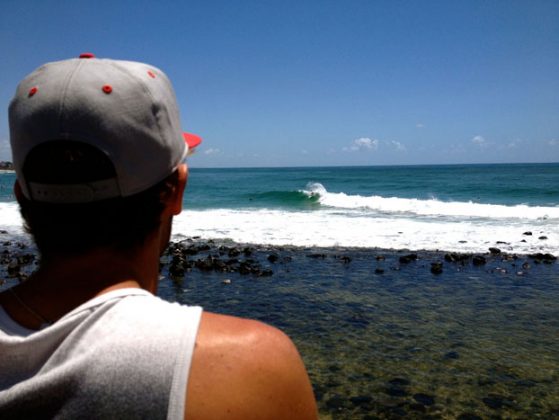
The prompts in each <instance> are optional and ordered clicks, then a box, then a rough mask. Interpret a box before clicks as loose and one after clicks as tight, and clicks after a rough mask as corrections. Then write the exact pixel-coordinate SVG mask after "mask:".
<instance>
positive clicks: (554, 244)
mask: <svg viewBox="0 0 559 420" xmlns="http://www.w3.org/2000/svg"><path fill="white" fill-rule="evenodd" d="M0 229H2V230H6V231H8V233H9V235H14V236H22V235H25V234H24V231H23V228H22V221H21V217H20V215H19V210H18V206H17V204H15V203H0ZM526 231H531V232H533V235H532V236H525V235H523V233H524V232H526ZM173 232H174V235H175V238H180V237H185V236H201V237H203V238H207V239H210V238H215V239H232V240H234V241H237V242H244V243H255V244H269V245H295V246H323V247H332V246H344V247H377V248H386V249H412V250H419V249H425V250H444V251H454V252H486V251H487V249H488V248H489V247H492V246H497V247H498V248H501V249H502V250H503V251H509V252H516V253H522V254H524V253H534V252H544V253H551V254H554V255H559V223H558V222H557V221H556V220H555V221H554V220H552V219H536V220H534V219H533V218H530V217H527V218H524V219H522V218H520V217H516V218H512V219H510V220H507V221H506V223H504V222H503V219H501V218H499V217H494V218H481V217H478V218H468V217H464V218H454V217H436V218H433V217H425V216H418V215H413V214H405V213H400V214H384V215H383V214H378V213H376V214H373V213H371V212H364V211H362V210H361V209H348V210H343V211H342V210H341V209H339V208H330V209H328V208H327V209H321V210H318V211H282V210H267V209H261V210H248V209H247V210H230V209H214V210H185V211H183V212H182V213H181V214H180V215H179V216H177V217H176V218H175V221H174V225H173ZM540 236H546V237H547V239H546V240H540V239H538V238H539V237H540ZM522 240H524V241H526V242H521V241H522ZM461 241H466V242H461ZM497 241H503V242H507V243H508V244H509V245H506V244H497V243H496V242H497Z"/></svg>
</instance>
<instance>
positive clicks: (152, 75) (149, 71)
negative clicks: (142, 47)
mask: <svg viewBox="0 0 559 420" xmlns="http://www.w3.org/2000/svg"><path fill="white" fill-rule="evenodd" d="M148 74H149V77H151V78H152V79H155V73H154V72H152V71H151V70H148Z"/></svg>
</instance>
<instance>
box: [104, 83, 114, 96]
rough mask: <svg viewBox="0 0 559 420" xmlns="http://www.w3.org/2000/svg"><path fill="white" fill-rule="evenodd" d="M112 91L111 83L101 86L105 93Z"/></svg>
mask: <svg viewBox="0 0 559 420" xmlns="http://www.w3.org/2000/svg"><path fill="white" fill-rule="evenodd" d="M112 91H113V87H112V86H111V85H105V86H103V92H105V93H106V94H107V95H108V94H109V93H111V92H112Z"/></svg>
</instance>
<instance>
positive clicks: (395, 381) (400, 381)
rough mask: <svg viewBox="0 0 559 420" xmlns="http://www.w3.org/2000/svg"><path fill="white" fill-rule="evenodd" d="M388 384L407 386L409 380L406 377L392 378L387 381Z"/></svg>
mask: <svg viewBox="0 0 559 420" xmlns="http://www.w3.org/2000/svg"><path fill="white" fill-rule="evenodd" d="M388 383H389V384H390V385H394V386H409V385H410V381H409V380H408V379H406V378H394V379H391V380H389V381H388Z"/></svg>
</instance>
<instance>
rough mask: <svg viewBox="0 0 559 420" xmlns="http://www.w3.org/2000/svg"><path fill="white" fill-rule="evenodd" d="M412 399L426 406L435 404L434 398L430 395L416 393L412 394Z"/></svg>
mask: <svg viewBox="0 0 559 420" xmlns="http://www.w3.org/2000/svg"><path fill="white" fill-rule="evenodd" d="M413 399H414V400H416V401H417V402H418V403H420V404H423V405H426V406H430V405H433V404H435V397H433V396H432V395H427V394H422V393H417V394H413Z"/></svg>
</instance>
